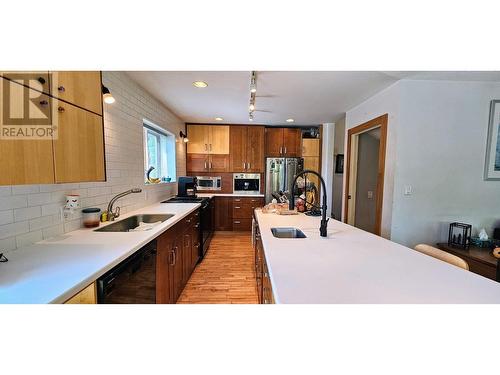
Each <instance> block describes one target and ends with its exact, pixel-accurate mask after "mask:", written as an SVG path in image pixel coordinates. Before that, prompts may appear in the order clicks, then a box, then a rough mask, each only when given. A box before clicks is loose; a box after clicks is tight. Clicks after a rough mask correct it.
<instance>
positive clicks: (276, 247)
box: [255, 210, 500, 303]
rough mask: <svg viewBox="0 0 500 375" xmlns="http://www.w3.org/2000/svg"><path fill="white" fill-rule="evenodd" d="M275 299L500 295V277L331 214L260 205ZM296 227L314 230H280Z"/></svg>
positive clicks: (455, 299)
mask: <svg viewBox="0 0 500 375" xmlns="http://www.w3.org/2000/svg"><path fill="white" fill-rule="evenodd" d="M255 218H256V221H257V223H258V226H259V231H260V238H261V241H262V247H263V252H264V255H265V262H266V263H267V269H268V273H269V278H270V281H271V286H272V293H273V297H274V302H275V303H500V283H497V282H495V281H492V280H489V279H487V278H484V277H482V276H479V275H477V274H474V273H472V272H469V271H466V270H463V269H461V268H458V267H455V266H452V265H450V264H448V263H445V262H442V261H440V260H437V259H434V258H431V257H429V256H427V255H424V254H421V253H419V252H417V251H414V250H412V249H410V248H407V247H405V246H402V245H399V244H397V243H395V242H392V241H389V240H386V239H384V238H381V237H378V236H375V235H373V234H371V233H368V232H365V231H363V230H360V229H357V228H355V227H352V226H350V225H347V224H344V223H341V222H339V221H336V220H333V219H330V221H329V223H328V237H326V238H323V237H320V235H319V224H320V218H319V217H309V216H306V215H304V214H299V215H291V216H282V215H276V214H273V213H267V214H264V213H262V211H261V210H255ZM276 227H294V228H298V229H301V230H302V231H303V232H304V234H305V235H306V236H307V238H276V237H274V236H273V234H272V233H271V228H276Z"/></svg>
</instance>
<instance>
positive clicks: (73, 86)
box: [50, 72, 102, 115]
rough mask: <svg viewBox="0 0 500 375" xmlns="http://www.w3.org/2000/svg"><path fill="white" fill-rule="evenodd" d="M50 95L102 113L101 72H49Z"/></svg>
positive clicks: (99, 113)
mask: <svg viewBox="0 0 500 375" xmlns="http://www.w3.org/2000/svg"><path fill="white" fill-rule="evenodd" d="M50 91H51V95H52V96H54V97H56V98H58V99H61V100H64V101H67V102H69V103H71V104H74V105H76V106H78V107H81V108H84V109H86V110H89V111H92V112H94V113H97V114H98V115H102V83H101V72H51V74H50Z"/></svg>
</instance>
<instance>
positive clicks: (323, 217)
mask: <svg viewBox="0 0 500 375" xmlns="http://www.w3.org/2000/svg"><path fill="white" fill-rule="evenodd" d="M309 173H312V174H314V175H316V176H318V178H319V179H320V181H321V186H322V187H323V204H322V205H321V225H320V227H319V235H320V236H321V237H326V228H327V226H328V220H330V219H327V218H326V185H325V180H323V177H321V175H320V174H319V173H318V172H315V171H312V170H309V169H306V170H303V171H302V172H300V173H297V174H296V175H295V177H294V178H293V184H292V190H291V191H290V202H289V204H290V206H289V208H290V210H293V209H294V208H295V196H294V193H293V192H294V191H295V185H296V184H297V179H298V178H299V177H300V176H303V175H305V174H309Z"/></svg>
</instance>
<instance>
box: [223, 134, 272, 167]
mask: <svg viewBox="0 0 500 375" xmlns="http://www.w3.org/2000/svg"><path fill="white" fill-rule="evenodd" d="M229 154H230V169H231V172H254V173H261V172H263V171H264V127H263V126H231V128H230V153H229Z"/></svg>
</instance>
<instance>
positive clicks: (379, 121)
mask: <svg viewBox="0 0 500 375" xmlns="http://www.w3.org/2000/svg"><path fill="white" fill-rule="evenodd" d="M388 118H389V115H388V114H387V113H386V114H385V115H382V116H379V117H376V118H374V119H372V120H370V121H367V122H365V123H363V124H361V125H358V126H355V127H354V128H351V129H349V130H348V131H347V152H346V154H347V156H346V158H347V160H346V165H345V166H344V171H345V173H346V190H345V191H346V194H345V196H344V207H345V213H344V222H345V223H347V221H348V217H349V199H348V197H349V183H350V173H351V139H352V136H353V135H356V134H361V133H365V132H367V131H369V130H371V129H376V128H379V127H380V146H379V153H378V173H377V201H376V208H375V234H377V235H379V236H380V234H381V231H382V205H383V201H384V177H385V152H386V148H387V122H388Z"/></svg>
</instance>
